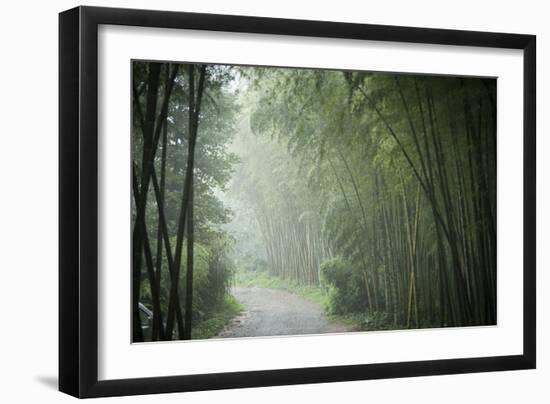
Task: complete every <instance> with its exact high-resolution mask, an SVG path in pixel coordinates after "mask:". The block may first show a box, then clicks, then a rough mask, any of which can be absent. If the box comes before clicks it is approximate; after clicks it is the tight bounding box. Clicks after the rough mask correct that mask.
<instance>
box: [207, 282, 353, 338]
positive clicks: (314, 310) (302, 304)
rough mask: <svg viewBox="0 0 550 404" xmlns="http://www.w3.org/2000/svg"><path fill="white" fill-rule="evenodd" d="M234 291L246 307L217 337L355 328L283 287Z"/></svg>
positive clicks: (344, 330)
mask: <svg viewBox="0 0 550 404" xmlns="http://www.w3.org/2000/svg"><path fill="white" fill-rule="evenodd" d="M231 294H232V295H233V296H235V298H236V299H237V300H238V301H239V302H240V303H241V304H242V305H243V306H244V311H243V313H241V314H240V315H239V316H237V317H236V318H235V319H233V320H232V321H231V322H230V323H229V324H228V325H227V326H226V327H225V329H224V330H223V332H222V333H221V334H220V335H218V337H217V338H238V337H260V336H274V335H304V334H325V333H338V332H348V331H353V328H352V327H351V326H348V325H345V324H342V323H338V322H336V321H333V320H330V319H328V318H327V317H326V316H325V315H324V313H323V309H322V307H320V306H319V305H317V304H315V303H312V302H309V301H307V300H305V299H304V298H303V297H301V296H298V295H296V294H294V293H290V292H287V291H284V290H280V289H267V288H259V287H256V286H249V287H234V288H232V289H231Z"/></svg>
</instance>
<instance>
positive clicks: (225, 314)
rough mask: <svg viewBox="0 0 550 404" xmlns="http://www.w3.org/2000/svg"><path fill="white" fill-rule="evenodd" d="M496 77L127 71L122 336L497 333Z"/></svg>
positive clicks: (172, 67) (138, 67) (190, 67)
mask: <svg viewBox="0 0 550 404" xmlns="http://www.w3.org/2000/svg"><path fill="white" fill-rule="evenodd" d="M496 83H497V82H496V79H493V78H478V77H455V76H435V75H420V74H405V73H382V72H367V71H338V70H322V69H307V68H277V67H253V66H233V65H219V64H217V65H211V64H189V63H188V64H183V63H158V62H149V61H133V62H132V133H131V137H132V155H133V158H132V167H131V170H132V193H133V194H132V276H131V279H132V281H131V282H132V301H131V307H132V329H133V336H132V341H133V342H144V341H166V340H187V339H205V338H231V337H256V336H276V335H299V334H323V333H338V332H367V331H379V330H403V329H413V328H414V329H419V328H441V327H462V326H488V325H495V324H496V313H497V307H496V302H497V296H496V293H497V288H496V285H497V280H496V276H497V268H496V248H497V245H496V219H497V216H496V178H497V176H496V100H497V97H496V94H497V93H496Z"/></svg>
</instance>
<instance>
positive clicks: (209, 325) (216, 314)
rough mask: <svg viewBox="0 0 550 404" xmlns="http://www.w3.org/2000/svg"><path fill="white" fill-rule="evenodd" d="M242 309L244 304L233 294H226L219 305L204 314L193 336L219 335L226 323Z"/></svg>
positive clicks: (196, 337) (210, 336)
mask: <svg viewBox="0 0 550 404" xmlns="http://www.w3.org/2000/svg"><path fill="white" fill-rule="evenodd" d="M242 310H243V307H242V305H241V304H240V303H239V302H238V301H237V300H236V299H235V298H234V297H233V296H231V295H225V296H224V298H223V301H222V302H221V303H220V304H219V305H218V306H216V307H213V308H212V310H211V311H210V312H209V313H208V315H207V316H202V318H200V319H199V320H198V321H197V322H196V323H195V325H194V327H193V331H192V338H193V339H206V338H212V337H215V336H217V335H219V334H220V333H221V332H222V331H223V328H224V327H225V325H226V324H227V323H228V322H229V321H230V320H231V319H233V318H234V317H235V316H237V315H239V314H240V313H241V312H242Z"/></svg>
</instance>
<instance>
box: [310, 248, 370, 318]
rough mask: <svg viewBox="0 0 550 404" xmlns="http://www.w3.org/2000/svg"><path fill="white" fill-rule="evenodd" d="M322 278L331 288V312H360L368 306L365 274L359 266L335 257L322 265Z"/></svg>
mask: <svg viewBox="0 0 550 404" xmlns="http://www.w3.org/2000/svg"><path fill="white" fill-rule="evenodd" d="M321 275H322V279H323V280H324V281H325V282H326V284H327V286H328V289H329V312H330V313H332V314H347V313H352V312H360V311H363V310H365V309H366V307H368V300H367V299H366V293H365V288H364V287H363V286H362V285H364V279H365V278H364V274H362V273H361V270H360V269H359V268H357V266H354V265H352V264H351V263H350V262H348V261H346V260H344V259H343V258H342V257H335V258H332V259H330V260H327V261H325V262H323V264H322V265H321Z"/></svg>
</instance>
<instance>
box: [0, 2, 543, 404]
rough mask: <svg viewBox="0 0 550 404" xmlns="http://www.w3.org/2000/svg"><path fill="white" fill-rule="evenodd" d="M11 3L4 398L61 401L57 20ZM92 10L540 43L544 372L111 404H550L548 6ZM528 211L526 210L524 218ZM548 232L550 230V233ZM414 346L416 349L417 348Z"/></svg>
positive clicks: (3, 150)
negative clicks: (268, 19) (403, 28)
mask: <svg viewBox="0 0 550 404" xmlns="http://www.w3.org/2000/svg"><path fill="white" fill-rule="evenodd" d="M78 4H79V3H77V2H75V1H68V0H60V1H57V2H56V3H55V4H52V3H48V2H38V1H26V2H23V1H21V2H18V3H16V2H15V1H9V2H5V3H4V4H3V5H2V7H1V10H2V17H3V18H2V22H1V23H0V41H1V48H0V49H1V53H0V54H1V57H2V61H1V63H0V117H1V119H0V142H1V146H0V173H1V177H0V181H1V189H2V194H1V195H2V197H1V199H0V229H1V230H0V235H1V243H0V246H1V247H0V271H1V272H0V274H1V275H0V279H1V281H0V401H2V402H5V403H19V402H25V403H27V402H28V403H32V402H40V403H63V402H69V401H70V400H71V398H70V397H68V396H66V395H63V394H61V393H58V392H57V391H56V385H57V98H58V97H57V13H58V12H60V11H62V10H65V9H68V8H71V7H73V6H76V5H78ZM87 4H88V5H98V6H111V7H133V8H156V9H165V10H180V11H196V12H209V13H225V14H244V15H259V16H273V17H283V18H303V19H318V20H334V21H347V22H361V23H374V24H389V25H408V26H420V27H434V28H455V29H468V30H482V31H502V32H518V33H531V34H536V35H537V41H538V49H537V51H538V63H537V69H538V72H539V74H538V77H537V80H538V87H537V88H538V97H537V98H538V100H537V101H538V108H537V110H538V115H539V119H538V125H537V130H538V134H539V136H538V181H537V182H538V197H537V199H538V226H539V230H538V250H539V252H538V285H539V286H538V306H539V311H538V341H539V343H538V349H539V351H538V352H539V354H538V369H537V370H533V371H518V372H501V373H486V374H469V375H460V376H438V377H422V378H412V379H396V380H378V381H365V382H347V383H332V384H323V385H305V386H291V387H288V386H285V387H274V388H262V389H243V390H226V391H216V392H200V393H185V394H168V395H156V396H141V397H125V398H113V399H108V400H109V401H110V402H113V401H114V402H127V403H156V402H162V403H164V402H166V403H170V402H173V403H175V402H181V401H182V400H185V402H187V403H212V402H224V403H233V402H238V403H242V404H244V403H253V402H258V401H261V402H266V403H280V402H290V403H294V402H300V401H302V402H316V403H333V402H357V401H362V402H377V401H385V402H390V403H392V402H397V401H405V400H406V401H407V402H408V403H416V402H421V403H423V404H428V403H441V402H445V403H446V404H451V403H461V404H463V403H465V402H493V403H517V402H528V403H547V402H549V400H550V388H549V384H550V350H549V348H548V342H549V341H550V320H549V316H548V311H549V308H550V283H549V282H550V274H549V273H548V271H545V270H544V268H545V267H548V265H549V264H550V248H549V247H550V231H548V230H547V228H548V227H549V226H550V213H549V212H548V211H547V210H545V209H544V207H545V206H547V205H548V206H550V181H547V178H549V177H550V175H549V174H547V173H550V159H548V158H546V159H545V151H546V150H549V149H550V141H549V140H548V138H547V137H546V136H545V133H547V132H549V131H550V118H549V117H548V114H547V113H545V112H546V111H548V109H549V108H550V94H549V93H548V92H549V91H550V79H549V78H548V75H547V74H544V73H545V72H549V71H550V25H549V24H548V15H550V13H549V11H550V10H547V9H546V8H545V2H542V1H535V0H523V1H521V2H518V1H514V2H507V1H502V0H501V1H485V2H481V1H479V0H476V1H472V0H462V1H460V2H458V1H454V2H446V3H445V2H442V1H430V0H416V1H407V0H399V1H397V0H394V1H391V0H386V1H382V2H379V1H376V2H375V1H371V2H368V1H353V0H339V1H338V2H330V4H329V3H328V2H327V4H323V3H321V2H320V1H318V0H317V1H313V0H312V1H306V0H278V1H271V2H261V1H258V0H231V1H223V0H201V1H200V2H198V1H197V2H189V3H186V2H182V1H170V0H157V1H155V2H154V3H152V2H147V1H144V0H134V1H120V0H107V1H90V2H89V3H87ZM518 213H519V212H518ZM545 228H546V229H545ZM411 349H414V347H411Z"/></svg>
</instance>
